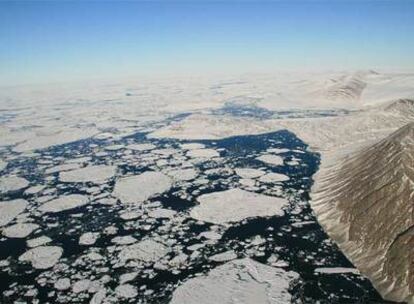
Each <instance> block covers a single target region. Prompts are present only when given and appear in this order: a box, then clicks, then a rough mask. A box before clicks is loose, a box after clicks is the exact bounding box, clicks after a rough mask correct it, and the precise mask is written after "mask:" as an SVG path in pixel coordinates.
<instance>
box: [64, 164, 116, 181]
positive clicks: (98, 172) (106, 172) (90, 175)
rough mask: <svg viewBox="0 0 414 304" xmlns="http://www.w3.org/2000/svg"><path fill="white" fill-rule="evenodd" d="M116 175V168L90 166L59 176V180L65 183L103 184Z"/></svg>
mask: <svg viewBox="0 0 414 304" xmlns="http://www.w3.org/2000/svg"><path fill="white" fill-rule="evenodd" d="M115 173H116V166H106V165H97V166H88V167H84V168H80V169H76V170H72V171H65V172H61V173H60V174H59V180H60V181H61V182H65V183H86V182H93V183H103V182H105V181H106V180H108V179H110V178H111V177H113V176H114V175H115Z"/></svg>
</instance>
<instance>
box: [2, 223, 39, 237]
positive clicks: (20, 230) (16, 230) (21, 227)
mask: <svg viewBox="0 0 414 304" xmlns="http://www.w3.org/2000/svg"><path fill="white" fill-rule="evenodd" d="M37 228H39V225H36V224H32V223H19V224H15V225H12V226H9V227H6V228H4V229H3V235H4V236H5V237H8V238H25V237H27V236H29V235H30V234H31V233H32V232H33V231H35V230H36V229H37Z"/></svg>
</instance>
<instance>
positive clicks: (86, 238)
mask: <svg viewBox="0 0 414 304" xmlns="http://www.w3.org/2000/svg"><path fill="white" fill-rule="evenodd" d="M98 238H99V233H98V232H86V233H84V234H82V235H81V236H80V238H79V245H93V244H95V243H96V240H97V239H98Z"/></svg>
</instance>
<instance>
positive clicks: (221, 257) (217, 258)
mask: <svg viewBox="0 0 414 304" xmlns="http://www.w3.org/2000/svg"><path fill="white" fill-rule="evenodd" d="M208 259H209V260H211V261H214V262H227V261H231V260H234V259H237V254H236V253H235V252H234V251H233V250H229V251H226V252H223V253H218V254H215V255H213V256H211V257H209V258H208Z"/></svg>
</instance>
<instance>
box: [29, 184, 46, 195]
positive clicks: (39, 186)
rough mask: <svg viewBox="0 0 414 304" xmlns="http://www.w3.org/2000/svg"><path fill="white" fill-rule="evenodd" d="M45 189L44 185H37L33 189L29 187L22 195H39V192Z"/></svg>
mask: <svg viewBox="0 0 414 304" xmlns="http://www.w3.org/2000/svg"><path fill="white" fill-rule="evenodd" d="M45 188H46V186H45V185H37V186H33V187H30V188H27V189H26V190H25V191H24V194H29V195H30V194H36V193H39V192H40V191H42V190H43V189H45Z"/></svg>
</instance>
